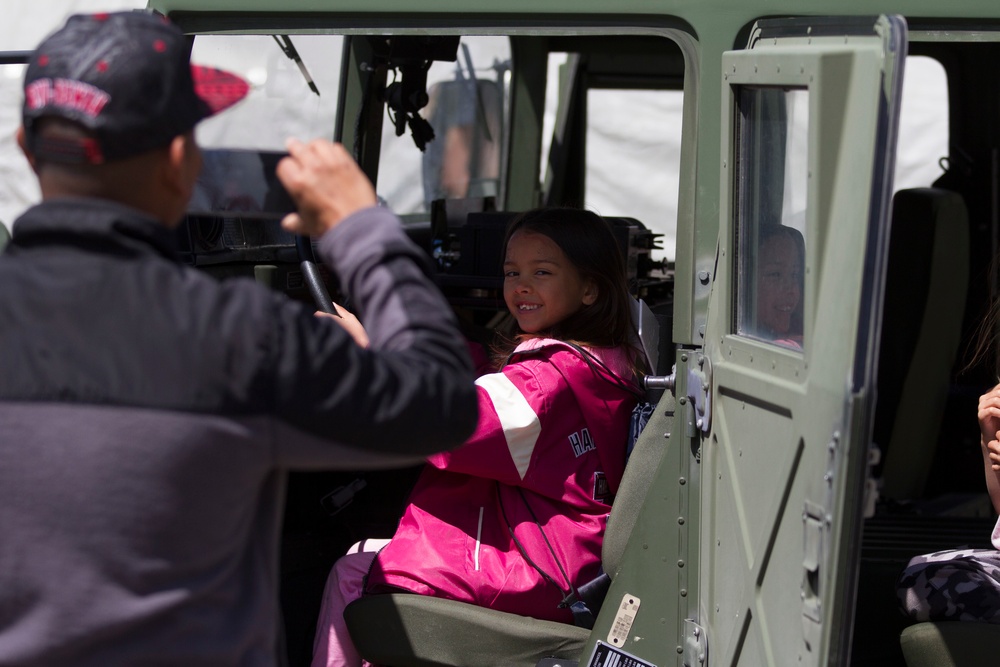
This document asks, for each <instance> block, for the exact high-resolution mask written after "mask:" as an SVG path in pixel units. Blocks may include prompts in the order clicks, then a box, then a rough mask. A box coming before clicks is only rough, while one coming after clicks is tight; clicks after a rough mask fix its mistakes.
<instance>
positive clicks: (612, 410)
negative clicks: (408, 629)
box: [366, 339, 636, 622]
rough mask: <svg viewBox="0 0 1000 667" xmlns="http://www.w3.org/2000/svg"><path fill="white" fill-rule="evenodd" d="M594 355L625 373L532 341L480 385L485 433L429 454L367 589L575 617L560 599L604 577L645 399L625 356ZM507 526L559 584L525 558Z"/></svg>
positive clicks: (607, 351) (599, 351) (597, 351)
mask: <svg viewBox="0 0 1000 667" xmlns="http://www.w3.org/2000/svg"><path fill="white" fill-rule="evenodd" d="M588 351H589V352H590V353H591V354H593V355H594V356H596V357H597V358H599V359H600V360H601V361H603V363H604V364H605V366H606V367H607V368H610V369H611V370H612V371H613V372H614V374H615V375H616V376H617V378H620V379H616V378H615V377H612V376H610V375H609V374H608V373H607V372H606V371H601V370H597V369H596V367H594V366H592V365H591V364H590V363H588V362H587V360H586V359H585V358H584V355H583V354H581V352H580V351H578V350H577V349H574V347H573V346H571V345H568V344H566V343H563V342H561V341H556V340H551V339H532V340H529V341H527V342H525V343H522V344H521V345H519V346H518V348H517V349H516V350H515V353H514V355H513V356H512V360H511V362H510V363H508V364H507V365H506V366H505V367H504V368H503V370H502V371H501V372H499V373H490V374H488V375H483V376H481V377H480V378H479V380H477V382H476V384H477V386H478V392H479V413H480V416H479V426H478V427H477V429H476V432H475V433H474V434H473V436H472V438H471V439H469V440H468V441H467V442H466V443H465V444H464V445H463V446H462V447H460V448H458V449H457V450H454V451H452V452H447V453H444V454H436V455H434V456H432V457H431V458H430V459H428V463H429V465H428V466H427V467H426V468H425V470H424V471H423V473H422V474H421V476H420V478H419V480H418V481H417V484H416V486H415V488H414V490H413V493H412V494H411V496H410V500H409V505H408V507H407V509H406V511H405V513H404V514H403V518H402V519H401V520H400V523H399V527H398V528H397V530H396V534H395V535H394V536H393V538H392V541H391V542H390V544H389V545H388V546H387V547H385V548H384V549H383V550H382V551H381V552H380V553H379V554H378V557H377V558H376V560H375V562H374V563H373V566H372V570H371V572H370V573H369V576H368V584H367V588H366V590H367V591H368V592H379V591H381V590H387V589H390V590H391V589H392V588H402V589H406V590H410V591H414V592H416V593H421V594H423V595H432V596H436V597H443V598H450V599H453V600H460V601H463V602H471V603H474V604H477V605H480V606H483V607H490V608H493V609H498V610H501V611H506V612H513V613H517V614H522V615H526V616H533V617H536V618H542V619H549V620H556V621H564V622H572V614H571V613H570V611H569V610H568V609H565V608H559V606H558V605H559V603H560V602H561V601H562V599H563V596H564V595H565V592H566V591H568V590H569V589H570V586H571V585H572V587H574V588H575V587H577V586H579V585H581V584H583V583H585V582H587V581H590V580H591V579H593V578H594V577H595V576H597V574H598V572H599V568H600V563H601V541H602V539H603V537H604V528H605V524H606V522H607V518H608V512H609V510H610V502H611V499H612V497H613V495H614V493H615V492H616V491H617V490H618V484H619V482H620V481H621V477H622V472H623V471H624V467H625V446H626V438H627V436H628V424H629V417H630V415H631V411H632V408H633V406H634V405H635V403H636V398H635V396H634V395H633V394H632V393H631V392H629V391H628V390H627V389H626V388H625V387H624V386H622V385H627V386H631V385H632V384H633V382H632V377H633V375H632V372H631V370H630V369H629V367H628V360H627V357H626V354H625V353H624V351H622V350H620V349H617V348H590V349H589V350H588ZM529 506H530V509H529ZM536 519H537V523H536ZM539 525H541V528H542V530H543V531H544V536H543V534H542V532H541V530H540V529H539ZM508 526H511V527H513V533H514V535H515V536H516V538H517V542H520V544H521V547H523V549H524V553H526V554H527V556H528V558H530V559H531V560H532V561H534V563H535V564H536V565H537V566H538V568H540V569H541V570H543V571H544V572H545V574H546V575H548V577H550V578H551V579H552V580H554V582H556V583H552V582H550V581H547V580H546V578H545V577H543V575H542V574H541V573H540V572H539V571H538V569H536V568H535V567H533V566H532V565H531V564H530V563H529V562H527V561H526V559H525V558H524V556H523V555H522V553H521V552H520V550H519V547H518V545H517V543H516V542H515V540H514V539H512V537H511V531H510V529H509V528H508ZM545 538H548V544H546V539H545ZM549 545H551V549H550V546H549ZM553 552H554V553H555V556H556V558H558V563H557V562H556V560H555V559H554V558H553ZM560 566H561V569H560ZM564 572H565V575H564ZM567 576H568V577H569V579H570V582H567V581H566V577H567ZM556 584H558V588H557V585H556ZM560 588H561V589H562V591H560V590H559V589H560Z"/></svg>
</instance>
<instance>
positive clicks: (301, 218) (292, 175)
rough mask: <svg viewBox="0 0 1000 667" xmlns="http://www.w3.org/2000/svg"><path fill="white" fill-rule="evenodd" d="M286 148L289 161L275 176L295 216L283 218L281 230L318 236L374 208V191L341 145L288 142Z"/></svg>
mask: <svg viewBox="0 0 1000 667" xmlns="http://www.w3.org/2000/svg"><path fill="white" fill-rule="evenodd" d="M287 146H288V157H285V158H283V159H282V160H281V161H280V162H279V163H278V167H277V171H276V173H277V175H278V179H279V180H280V181H281V183H282V184H283V185H284V186H285V189H286V190H287V191H288V194H289V195H291V197H292V200H293V201H294V202H295V205H296V207H297V208H298V213H290V214H289V215H286V216H285V218H284V219H283V220H282V221H281V226H282V227H284V228H285V229H287V230H288V231H290V232H293V233H295V234H302V235H306V236H321V235H322V234H323V233H324V232H327V231H329V230H330V229H333V228H334V227H335V226H336V225H337V223H339V222H340V221H341V220H343V219H344V218H346V217H347V216H349V215H351V214H352V213H354V212H356V211H360V210H361V209H363V208H368V207H369V206H374V205H375V203H376V198H375V189H374V188H373V187H372V184H371V182H370V181H369V180H368V177H367V176H365V174H364V172H363V171H361V168H360V167H358V165H357V163H356V162H355V161H354V158H352V157H351V155H350V153H348V152H347V150H346V149H345V148H344V147H343V146H342V145H340V144H335V143H333V142H331V141H327V140H325V139H314V140H312V141H310V142H309V143H307V144H304V143H302V142H301V141H298V140H297V139H289V140H288V144H287Z"/></svg>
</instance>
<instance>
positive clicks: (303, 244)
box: [295, 235, 339, 316]
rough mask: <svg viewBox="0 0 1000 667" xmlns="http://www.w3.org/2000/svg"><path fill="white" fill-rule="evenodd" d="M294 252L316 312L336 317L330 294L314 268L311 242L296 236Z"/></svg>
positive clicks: (321, 277) (315, 267) (316, 268)
mask: <svg viewBox="0 0 1000 667" xmlns="http://www.w3.org/2000/svg"><path fill="white" fill-rule="evenodd" d="M295 250H296V251H297V252H298V255H299V265H300V266H301V268H302V275H303V277H304V278H305V281H306V287H307V288H308V289H309V293H310V294H311V295H312V298H313V301H315V302H316V308H317V310H320V311H322V312H324V313H328V314H330V315H338V313H337V310H336V308H334V307H333V299H331V298H330V292H329V291H327V289H326V284H325V283H324V282H323V276H322V275H321V274H320V272H319V268H318V267H317V266H316V256H315V254H314V253H313V247H312V241H310V240H309V237H307V236H298V235H297V236H296V237H295ZM338 316H339V315H338Z"/></svg>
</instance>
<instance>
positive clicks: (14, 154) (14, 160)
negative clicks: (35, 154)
mask: <svg viewBox="0 0 1000 667" xmlns="http://www.w3.org/2000/svg"><path fill="white" fill-rule="evenodd" d="M24 69H25V66H24V65H0V96H2V99H3V103H2V104H0V124H2V126H3V127H4V128H9V131H5V132H0V155H2V156H3V159H2V160H0V173H2V174H3V180H2V182H3V192H0V224H3V225H6V227H7V229H8V230H9V229H10V228H11V225H12V224H13V222H14V219H15V218H17V217H18V216H19V215H21V213H22V212H24V209H26V208H27V207H28V206H30V205H31V204H33V203H35V202H37V201H38V199H39V198H40V197H41V191H40V190H39V189H38V181H37V180H36V178H35V175H34V174H33V173H32V171H31V168H30V167H29V166H28V161H27V160H25V159H24V155H23V154H22V153H21V149H20V148H18V146H17V142H16V141H15V138H14V130H15V129H16V128H17V127H18V126H19V125H20V124H21V99H22V93H21V89H22V85H23V83H24ZM0 233H2V232H0Z"/></svg>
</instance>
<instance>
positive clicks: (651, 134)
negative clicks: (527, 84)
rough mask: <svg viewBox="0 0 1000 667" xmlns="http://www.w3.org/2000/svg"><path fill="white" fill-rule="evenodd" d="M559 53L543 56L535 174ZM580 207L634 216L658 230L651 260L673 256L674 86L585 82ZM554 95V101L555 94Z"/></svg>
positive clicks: (677, 138)
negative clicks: (639, 87)
mask: <svg viewBox="0 0 1000 667" xmlns="http://www.w3.org/2000/svg"><path fill="white" fill-rule="evenodd" d="M569 62H570V59H569V54H567V53H551V54H550V55H549V64H548V82H547V88H546V94H545V117H544V123H545V125H544V129H543V134H542V141H543V145H542V154H541V157H542V164H541V172H542V174H545V173H546V169H547V167H548V161H549V159H550V156H549V149H550V148H551V143H552V136H553V132H554V131H555V128H556V126H557V115H558V113H559V105H560V103H561V102H564V101H565V96H566V95H567V91H565V90H563V86H564V81H563V78H562V77H565V76H566V75H567V71H566V66H567V63H569ZM586 95H587V97H586V144H585V146H586V148H585V150H586V160H585V161H586V167H585V169H586V172H585V177H584V179H585V182H584V188H585V192H584V207H586V208H588V209H590V210H592V211H594V212H596V213H599V214H601V215H604V216H627V217H632V218H636V219H637V220H639V221H640V222H642V223H643V224H644V225H645V226H646V227H647V228H649V229H650V230H652V231H653V232H655V233H657V234H662V238H661V239H660V240H659V244H658V245H659V246H661V247H660V248H656V249H654V250H653V252H652V253H651V255H652V257H653V258H654V259H666V260H667V261H673V259H674V255H675V247H676V231H677V198H678V186H679V183H680V162H681V134H682V133H681V130H682V123H681V120H682V117H683V103H684V93H683V91H681V90H648V89H647V90H630V89H622V88H618V87H616V88H599V87H590V88H588V89H587V93H586ZM561 98H562V99H561Z"/></svg>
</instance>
